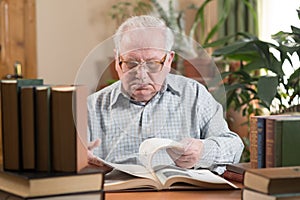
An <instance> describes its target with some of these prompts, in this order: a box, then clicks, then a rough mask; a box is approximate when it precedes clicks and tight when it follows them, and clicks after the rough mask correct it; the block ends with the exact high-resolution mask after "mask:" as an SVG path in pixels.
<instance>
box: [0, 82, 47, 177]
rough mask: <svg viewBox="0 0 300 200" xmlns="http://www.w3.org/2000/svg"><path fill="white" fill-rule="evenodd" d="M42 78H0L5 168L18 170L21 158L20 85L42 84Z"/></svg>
mask: <svg viewBox="0 0 300 200" xmlns="http://www.w3.org/2000/svg"><path fill="white" fill-rule="evenodd" d="M42 84H43V80H42V79H13V80H1V89H0V91H1V95H0V96H1V101H0V102H1V114H2V116H1V119H2V148H3V167H4V169H5V170H15V171H16V170H20V169H21V168H22V160H21V159H20V158H21V153H22V150H21V141H22V140H21V138H20V137H21V135H20V129H21V119H20V117H19V116H20V109H21V108H20V100H19V97H20V87H21V86H29V85H42Z"/></svg>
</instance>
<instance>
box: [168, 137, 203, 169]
mask: <svg viewBox="0 0 300 200" xmlns="http://www.w3.org/2000/svg"><path fill="white" fill-rule="evenodd" d="M182 143H183V145H184V148H183V149H172V148H170V149H167V152H168V154H169V155H170V157H171V158H172V159H173V160H174V162H175V164H176V165H177V166H178V167H181V168H192V167H194V166H195V164H196V163H197V162H198V161H199V160H200V157H201V153H202V151H203V143H202V141H201V140H199V139H194V138H188V139H185V140H183V141H182Z"/></svg>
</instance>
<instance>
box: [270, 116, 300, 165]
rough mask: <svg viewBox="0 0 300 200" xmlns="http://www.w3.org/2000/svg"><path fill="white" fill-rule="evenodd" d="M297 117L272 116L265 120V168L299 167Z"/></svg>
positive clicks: (299, 142) (298, 118) (298, 124)
mask: <svg viewBox="0 0 300 200" xmlns="http://www.w3.org/2000/svg"><path fill="white" fill-rule="evenodd" d="M299 122H300V116H299V115H272V116H269V117H268V118H267V119H266V167H282V166H297V165H300V160H299V156H298V155H299V153H300V151H299V148H298V147H299V145H300V135H299V134H297V133H298V130H299V128H300V123H299Z"/></svg>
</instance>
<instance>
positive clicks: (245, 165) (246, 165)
mask: <svg viewBox="0 0 300 200" xmlns="http://www.w3.org/2000/svg"><path fill="white" fill-rule="evenodd" d="M251 168H252V166H251V163H250V162H241V163H234V164H228V165H226V170H227V171H231V172H235V173H238V174H244V173H245V171H246V170H247V169H251Z"/></svg>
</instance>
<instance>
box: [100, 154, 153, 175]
mask: <svg viewBox="0 0 300 200" xmlns="http://www.w3.org/2000/svg"><path fill="white" fill-rule="evenodd" d="M98 159H99V160H100V161H101V162H103V163H104V164H106V165H108V166H111V167H112V168H114V169H116V170H119V171H122V172H125V173H128V174H130V175H133V176H137V177H141V178H149V179H152V180H156V179H155V177H153V175H152V174H151V173H150V172H149V171H148V170H147V169H146V168H145V167H144V166H142V165H135V164H116V163H111V162H108V161H106V160H103V159H102V158H99V157H98Z"/></svg>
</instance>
